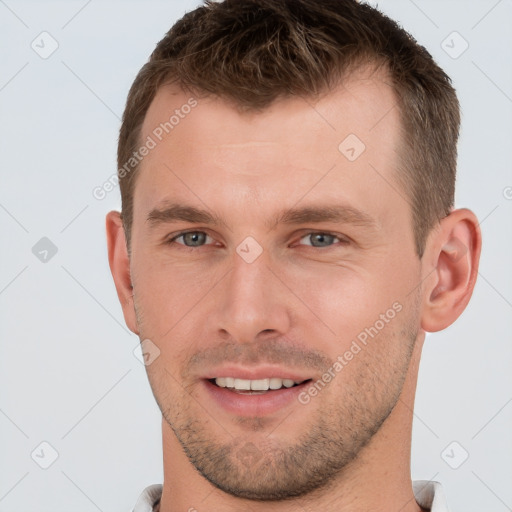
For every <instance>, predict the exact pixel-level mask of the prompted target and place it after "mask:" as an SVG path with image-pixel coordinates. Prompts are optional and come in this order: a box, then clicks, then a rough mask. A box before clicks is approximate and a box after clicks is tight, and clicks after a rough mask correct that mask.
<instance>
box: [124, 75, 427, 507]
mask: <svg viewBox="0 0 512 512" xmlns="http://www.w3.org/2000/svg"><path fill="white" fill-rule="evenodd" d="M190 96H191V95H189V94H185V93H183V92H181V91H179V90H178V89H177V88H173V87H165V88H162V89H161V90H160V91H159V92H158V94H157V96H156V98H155V100H154V101H153V103H152V105H151V107H150V109H149V111H148V113H147V115H146V118H145V122H144V126H143V129H142V134H141V135H142V136H141V140H142V141H145V140H146V138H147V136H148V135H149V136H152V137H153V138H155V137H154V135H152V133H154V130H155V128H157V127H158V126H159V125H160V123H162V122H165V121H167V120H168V119H169V117H170V116H171V115H172V114H173V112H174V111H175V110H176V109H178V110H180V114H181V115H180V116H179V118H180V119H179V122H177V123H176V124H175V126H174V128H173V129H172V131H170V133H169V135H167V136H166V137H165V138H163V140H162V141H161V142H158V143H157V145H156V147H155V148H154V149H152V150H151V151H150V153H149V155H148V156H147V157H145V159H144V160H143V162H142V164H141V169H140V175H139V176H138V178H137V183H136V187H135V195H134V217H133V228H132V257H131V273H132V280H133V286H134V289H133V292H134V304H135V311H136V315H137V325H138V330H139V333H140V338H141V340H144V339H149V340H151V342H152V343H153V344H154V345H156V346H157V347H158V349H159V350H160V355H159V357H157V358H156V359H155V360H154V361H153V362H152V363H151V364H150V365H148V367H147V370H148V376H149V380H150V383H151V386H152V389H153V392H154V395H155V397H156V400H157V402H158V404H159V407H160V409H161V411H162V414H163V416H164V418H165V420H166V421H167V423H168V424H169V426H170V427H171V428H172V429H173V431H174V433H175V435H176V437H177V438H178V440H179V442H180V443H181V445H182V447H183V449H184V451H185V453H186V454H187V456H188V457H189V459H190V461H191V462H192V464H194V466H195V467H196V468H197V469H198V470H199V471H200V472H201V473H202V474H203V476H204V477H206V478H207V479H208V480H209V481H211V482H212V483H214V484H215V485H216V486H218V487H219V488H221V489H223V490H224V491H226V492H230V493H232V494H234V495H237V496H243V497H247V498H252V499H282V498H286V497H291V496H298V495H301V494H304V493H306V492H308V491H311V490H312V489H315V488H318V487H320V486H322V485H326V484H327V483H329V482H330V481H331V480H332V478H334V476H336V474H337V473H339V471H340V470H341V469H342V468H343V467H344V466H346V465H347V464H348V463H349V462H350V461H351V460H353V459H354V458H355V457H357V455H358V453H359V452H360V450H361V449H362V448H363V446H365V445H366V444H367V442H368V441H369V440H370V439H371V438H372V436H373V434H374V433H375V432H376V431H377V430H378V428H379V427H380V425H381V424H382V422H383V421H384V420H385V419H386V418H387V416H388V415H389V413H390V412H391V410H392V409H393V407H394V405H395V404H396V402H397V399H398V397H399V394H400V392H401V390H402V385H403V381H404V378H405V375H406V373H407V368H408V364H409V361H410V357H411V351H412V348H413V346H414V342H415V340H416V336H417V333H418V329H419V302H418V301H419V292H418V289H417V286H418V284H419V282H420V261H419V260H418V258H417V256H416V254H415V251H414V240H413V232H412V221H411V206H410V204H409V202H408V200H407V196H406V195H405V193H404V192H403V191H402V189H401V188H400V186H399V185H398V181H397V179H396V171H397V162H398V156H397V148H398V143H399V137H400V135H399V120H398V116H399V112H398V109H397V108H396V107H395V108H394V104H395V97H394V96H393V93H392V90H391V88H390V87H389V86H388V85H386V84H385V83H384V82H383V81H382V79H379V77H378V76H377V75H374V76H372V77H370V78H369V77H368V76H366V77H365V75H362V74H361V76H360V77H359V78H354V79H352V80H350V81H349V82H346V83H345V84H344V85H343V87H340V88H339V89H338V90H336V91H334V92H332V93H329V94H328V95H327V96H325V97H324V98H322V99H321V100H320V101H318V102H313V100H304V99H300V98H296V97H295V98H290V99H286V100H280V101H278V102H276V103H274V104H273V105H272V106H271V107H269V108H267V109H265V110H264V111H262V112H259V113H241V112H238V111H237V110H236V109H235V108H234V107H233V106H231V105H230V104H228V103H227V102H225V101H223V100H221V99H219V98H213V97H212V98H208V99H199V100H197V101H198V103H197V106H195V107H193V108H191V109H189V108H185V109H182V108H181V107H182V105H185V104H187V102H188V100H189V98H190ZM185 111H186V112H187V113H186V114H185V113H184V112H185ZM362 144H364V147H363V145H362ZM363 149H364V150H363ZM187 208H188V209H187ZM192 208H193V209H196V210H201V211H202V212H203V214H202V215H201V216H200V217H198V216H197V215H196V217H193V216H192V213H194V212H193V211H192V210H190V209H192ZM166 210H167V213H164V212H165V211H166ZM196 213H197V212H196ZM148 218H149V220H148ZM184 231H186V232H187V233H188V234H187V235H184V236H181V235H182V233H183V232H184ZM336 362H337V363H338V364H336ZM216 378H218V379H220V380H217V383H216V381H215V379H216ZM234 379H240V380H236V381H235V380H234ZM248 381H250V382H248ZM289 381H293V382H298V383H300V384H299V385H294V386H293V387H287V386H289V385H290V384H291V382H289ZM219 384H220V385H219ZM224 386H227V387H224ZM233 386H236V387H237V388H247V387H252V391H249V390H243V389H233ZM269 386H270V387H278V388H280V389H270V390H266V389H267V388H268V387H269ZM265 390H266V391H265ZM315 390H316V391H315Z"/></svg>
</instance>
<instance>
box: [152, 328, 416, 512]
mask: <svg viewBox="0 0 512 512" xmlns="http://www.w3.org/2000/svg"><path fill="white" fill-rule="evenodd" d="M424 337H425V334H424V333H421V334H420V335H419V336H418V339H417V342H416V346H415V348H414V352H413V355H412V359H411V363H410V365H409V369H408V372H407V376H406V380H405V383H404V386H403V389H402V393H401V394H400V398H399V400H398V402H397V404H396V406H395V407H394V409H393V411H392V412H391V414H390V415H389V416H388V418H387V419H386V420H385V421H384V423H383V424H382V426H381V428H380V429H379V431H378V432H377V433H376V434H375V435H374V436H373V438H372V439H371V440H370V442H369V443H368V444H367V445H366V446H365V447H364V448H363V449H362V450H361V451H360V452H359V454H358V456H357V458H356V459H354V460H353V461H352V462H351V463H350V464H349V465H347V466H346V467H345V468H344V470H343V471H342V472H341V473H340V474H339V475H338V477H337V478H336V479H335V480H333V482H332V483H331V484H330V485H329V486H328V487H326V488H323V489H320V490H317V491H314V492H312V493H310V494H308V495H307V496H303V497H300V498H296V499H293V500H286V501H279V502H257V501H252V500H246V499H241V498H237V497H234V496H231V495H230V494H227V493H225V492H223V491H220V490H219V489H217V488H216V487H214V486H213V485H212V484H210V483H209V482H208V481H207V480H206V479H205V478H204V477H203V476H202V475H200V474H199V473H198V472H197V471H196V470H195V468H194V467H193V466H192V464H191V463H190V461H189V460H188V458H187V456H186V455H185V453H184V452H183V449H182V447H181V445H180V444H179V442H178V440H177V439H176V437H175V435H174V433H173V431H172V429H171V428H170V427H169V425H168V424H167V422H166V421H165V420H164V419H163V420H162V439H163V453H164V485H163V493H162V499H161V503H160V509H159V511H160V512H178V511H189V512H194V511H195V512H202V511H206V510H215V511H217V512H235V511H239V510H245V509H247V510H251V512H299V511H300V512H303V511H310V510H311V511H313V510H322V511H324V512H335V511H336V512H373V511H375V512H377V511H379V512H387V511H389V512H397V511H400V512H423V511H424V509H422V508H421V507H420V506H419V505H418V504H417V503H416V500H415V499H414V494H413V491H412V483H411V476H410V455H411V435H412V415H413V409H414V395H415V392H416V382H417V374H418V368H419V360H420V355H421V349H422V346H423V341H424Z"/></svg>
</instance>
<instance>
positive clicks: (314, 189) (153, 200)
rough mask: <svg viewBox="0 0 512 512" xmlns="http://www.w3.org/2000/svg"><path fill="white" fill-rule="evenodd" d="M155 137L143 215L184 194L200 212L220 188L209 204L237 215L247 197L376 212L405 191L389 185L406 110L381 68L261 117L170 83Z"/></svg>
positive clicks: (141, 192)
mask: <svg viewBox="0 0 512 512" xmlns="http://www.w3.org/2000/svg"><path fill="white" fill-rule="evenodd" d="M148 138H151V139H153V140H154V142H155V147H154V148H153V149H152V150H151V151H150V152H149V154H148V155H147V156H146V157H144V159H143V161H142V162H141V164H140V170H139V174H140V175H139V176H138V178H137V186H136V187H135V201H134V202H135V210H136V209H137V208H139V209H141V210H143V213H144V212H148V211H150V210H151V209H152V208H154V206H155V204H157V203H158V202H160V201H162V200H167V199H171V200H173V199H177V198H178V199H181V198H182V196H186V197H187V198H188V199H190V201H191V202H193V203H195V204H196V205H197V206H200V201H201V196H202V195H204V196H205V197H206V196H211V194H212V189H215V190H216V192H215V197H214V198H212V197H208V200H209V201H215V200H219V202H220V204H225V205H226V204H228V205H229V206H230V208H231V209H232V210H233V208H234V207H235V206H236V205H237V204H238V205H239V206H240V207H242V204H243V201H242V200H241V198H245V199H248V198H250V199H251V200H252V201H256V202H258V201H260V202H261V200H262V198H263V197H265V199H266V200H268V201H269V202H270V203H271V202H272V201H274V202H277V201H279V202H280V203H281V204H280V206H283V204H282V203H283V201H285V200H286V199H289V201H290V202H291V203H293V202H294V201H297V200H299V199H300V198H301V196H304V195H305V194H307V195H308V198H311V199H314V198H318V197H320V198H322V197H325V198H329V199H334V200H336V199H338V198H341V197H342V196H345V197H343V198H344V199H352V200H354V201H356V202H358V201H359V202H360V203H361V202H362V204H361V205H359V206H362V205H364V196H365V195H366V196H367V197H366V199H367V201H370V200H372V198H373V202H374V206H378V205H379V204H381V203H382V204H385V203H386V201H388V202H389V201H393V200H394V201H395V202H396V197H394V196H396V195H397V191H396V187H397V186H398V185H394V187H395V191H394V192H393V190H392V189H390V186H389V184H388V185H386V181H394V178H395V177H394V174H395V170H396V167H397V165H396V164H397V149H398V145H399V139H400V122H399V110H398V107H397V101H396V96H395V94H394V91H393V88H392V87H391V85H390V84H389V83H388V77H387V75H385V74H384V73H382V72H379V71H372V72H368V71H363V70H361V71H360V72H358V73H355V74H354V75H353V76H351V77H350V79H348V80H345V81H344V82H343V83H341V84H340V85H339V86H338V87H337V88H336V89H334V90H332V91H330V92H328V93H326V94H324V95H323V96H322V97H320V98H316V99H312V98H300V97H289V98H284V99H279V100H276V101H275V102H274V103H272V104H271V105H270V106H269V107H268V108H266V109H264V110H262V111H259V112H255V111H249V112H242V111H240V110H239V109H237V108H235V106H234V105H233V104H231V103H229V102H228V101H226V100H224V99H222V98H220V97H218V96H208V97H196V96H194V95H193V94H192V93H187V92H185V91H183V90H181V89H180V88H179V87H178V86H164V87H162V88H160V90H159V91H158V92H157V94H156V96H155V98H154V100H153V102H152V104H151V105H150V108H149V110H148V112H147V114H146V117H145V120H144V123H143V127H142V130H141V138H140V140H141V141H146V140H148ZM331 171H333V172H331ZM320 182H321V183H320ZM379 187H380V191H379V190H377V188H379ZM370 189H373V190H371V191H370ZM199 191H200V192H201V193H199ZM283 192H284V193H285V194H286V196H285V197H283ZM370 192H371V193H370ZM349 196H351V197H349ZM221 200H223V202H222V201H221ZM237 200H238V201H239V202H238V203H237ZM245 204H247V203H245ZM203 206H204V205H203ZM259 206H260V213H261V207H262V205H261V204H260V205H259ZM363 209H364V208H363Z"/></svg>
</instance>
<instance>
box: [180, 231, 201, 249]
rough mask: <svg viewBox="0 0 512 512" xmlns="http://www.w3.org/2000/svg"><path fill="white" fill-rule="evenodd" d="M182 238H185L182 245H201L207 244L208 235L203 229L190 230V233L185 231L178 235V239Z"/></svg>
mask: <svg viewBox="0 0 512 512" xmlns="http://www.w3.org/2000/svg"><path fill="white" fill-rule="evenodd" d="M180 238H181V239H182V240H183V244H182V245H186V246H187V247H199V246H201V245H204V244H205V242H206V239H207V238H208V235H207V234H206V233H203V232H202V231H190V232H189V233H183V234H181V235H179V236H177V237H176V238H175V240H176V241H178V240H179V239H180ZM178 243H180V242H178Z"/></svg>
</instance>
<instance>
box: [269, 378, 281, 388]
mask: <svg viewBox="0 0 512 512" xmlns="http://www.w3.org/2000/svg"><path fill="white" fill-rule="evenodd" d="M282 385H283V379H277V378H276V377H272V378H271V379H270V383H269V386H270V389H279V388H280V387H282Z"/></svg>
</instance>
